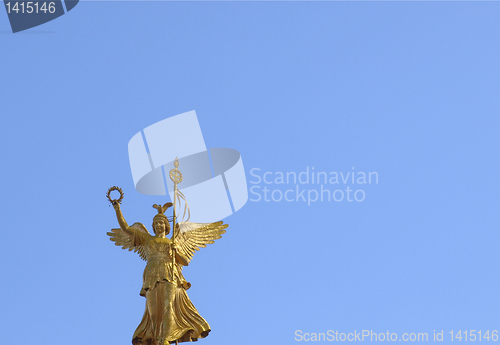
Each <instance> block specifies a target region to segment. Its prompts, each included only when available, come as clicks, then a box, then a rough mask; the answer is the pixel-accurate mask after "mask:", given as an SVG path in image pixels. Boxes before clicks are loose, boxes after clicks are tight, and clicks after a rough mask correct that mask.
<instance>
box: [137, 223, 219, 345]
mask: <svg viewBox="0 0 500 345" xmlns="http://www.w3.org/2000/svg"><path fill="white" fill-rule="evenodd" d="M133 231H134V233H133V238H132V244H133V245H134V246H143V247H144V248H145V249H146V252H147V262H148V263H147V265H146V268H145V269H144V276H143V284H142V289H141V292H140V294H141V296H144V297H146V310H145V311H144V316H143V318H142V321H141V323H140V324H139V327H137V329H136V331H135V333H134V336H133V340H132V344H134V345H156V344H161V345H164V344H169V343H175V341H176V340H177V341H178V342H185V341H196V340H198V338H204V337H206V336H207V335H208V333H209V332H210V326H209V325H208V323H207V322H206V321H205V319H204V318H202V317H201V316H200V314H199V313H198V311H197V310H196V308H195V307H194V306H193V304H192V303H191V301H190V300H189V297H188V295H187V293H186V290H187V289H189V287H190V286H191V284H189V283H188V282H186V280H185V279H184V277H183V275H182V266H181V264H180V263H179V262H178V261H179V260H176V261H175V264H174V265H173V267H174V270H173V276H172V264H173V262H172V253H171V249H170V239H168V238H160V237H155V236H151V235H149V234H146V233H143V232H141V231H137V230H133ZM161 341H162V342H161Z"/></svg>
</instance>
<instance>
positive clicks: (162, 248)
mask: <svg viewBox="0 0 500 345" xmlns="http://www.w3.org/2000/svg"><path fill="white" fill-rule="evenodd" d="M111 190H118V191H119V192H120V193H121V197H120V199H119V200H111V199H110V198H109V193H110V191H111ZM179 193H180V192H179ZM122 198H123V194H122V192H121V189H119V188H117V187H112V188H110V190H109V191H108V199H110V201H111V203H112V205H113V207H114V209H115V211H116V217H117V219H118V223H119V224H120V228H118V229H112V231H111V232H108V235H109V236H110V237H111V241H114V242H115V244H116V245H117V246H122V248H123V249H128V250H129V251H132V250H133V251H134V252H136V253H138V254H139V256H140V257H141V258H142V259H143V260H145V261H147V265H146V268H145V269H144V275H143V283H142V289H141V292H140V295H141V296H143V297H146V310H145V312H144V316H143V318H142V321H141V323H140V324H139V326H138V327H137V329H136V331H135V333H134V336H133V339H132V344H134V345H160V344H161V345H165V344H172V343H175V344H177V343H180V342H187V341H197V340H198V339H199V338H204V337H206V336H207V335H208V333H209V332H210V326H209V325H208V323H207V322H206V321H205V319H204V318H203V317H201V316H200V314H199V313H198V311H197V310H196V308H195V307H194V305H193V303H191V300H190V299H189V297H188V295H187V293H186V291H187V290H188V289H189V288H190V287H191V284H190V283H188V282H187V281H186V280H185V279H184V276H183V274H182V269H183V267H184V266H187V265H188V264H189V262H190V261H191V259H192V258H193V255H194V253H195V251H197V250H199V248H202V247H206V245H207V244H209V243H213V242H214V240H216V239H219V238H221V235H222V234H224V233H225V232H226V231H225V230H224V229H226V228H227V227H228V225H227V224H223V222H216V223H192V222H189V221H184V222H180V223H178V224H175V221H176V214H175V206H174V216H173V224H174V225H173V228H174V229H175V231H173V234H172V238H170V239H169V238H167V237H166V235H168V234H169V233H170V223H169V219H168V218H167V216H166V215H165V211H166V210H167V209H168V208H169V207H171V206H172V205H173V204H172V203H170V202H169V203H166V204H164V205H163V206H161V205H156V204H155V205H153V207H154V208H156V209H157V211H158V214H156V215H155V216H154V218H153V231H154V235H152V234H150V233H149V232H148V230H147V229H146V227H145V226H144V225H143V224H141V223H134V224H133V225H131V226H129V225H128V224H127V222H126V221H125V219H124V217H123V214H122V212H121V209H120V201H121V199H122ZM174 202H175V200H174Z"/></svg>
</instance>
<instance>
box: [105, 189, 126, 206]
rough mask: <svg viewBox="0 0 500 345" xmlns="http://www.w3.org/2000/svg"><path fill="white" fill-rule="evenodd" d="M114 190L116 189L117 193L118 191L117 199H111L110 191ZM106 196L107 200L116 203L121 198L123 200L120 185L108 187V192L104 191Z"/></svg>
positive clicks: (120, 200)
mask: <svg viewBox="0 0 500 345" xmlns="http://www.w3.org/2000/svg"><path fill="white" fill-rule="evenodd" d="M114 190H117V191H118V192H119V193H120V198H119V199H111V192H112V191H114ZM106 198H108V200H109V202H110V203H113V202H115V201H116V202H117V203H119V204H120V203H121V202H122V200H123V191H122V189H121V188H120V187H117V186H113V187H111V188H110V189H108V192H107V193H106Z"/></svg>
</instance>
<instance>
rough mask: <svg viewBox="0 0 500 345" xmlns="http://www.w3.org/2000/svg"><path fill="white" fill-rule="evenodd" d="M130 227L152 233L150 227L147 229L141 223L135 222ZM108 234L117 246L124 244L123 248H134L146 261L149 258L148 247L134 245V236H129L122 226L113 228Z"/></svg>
mask: <svg viewBox="0 0 500 345" xmlns="http://www.w3.org/2000/svg"><path fill="white" fill-rule="evenodd" d="M130 227H131V228H133V229H135V230H138V231H140V232H143V233H146V234H148V235H151V234H150V233H149V231H148V229H146V227H145V226H144V225H143V224H141V223H134V224H133V225H131V226H130ZM107 234H108V235H109V237H111V238H110V240H111V241H113V242H115V245H116V246H122V249H128V250H129V251H132V250H133V251H134V252H136V253H138V254H139V256H140V257H141V259H143V260H146V261H147V260H148V256H147V252H146V248H145V247H144V246H134V245H133V244H132V237H131V236H129V235H128V234H127V233H126V232H125V231H123V230H122V229H121V228H119V229H111V232H108V233H107Z"/></svg>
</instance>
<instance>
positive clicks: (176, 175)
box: [169, 157, 182, 283]
mask: <svg viewBox="0 0 500 345" xmlns="http://www.w3.org/2000/svg"><path fill="white" fill-rule="evenodd" d="M174 166H175V168H174V169H172V170H170V174H169V175H170V179H171V180H172V182H173V183H174V217H173V220H172V281H173V282H174V283H175V275H174V267H175V249H174V247H173V245H174V244H175V234H176V232H175V221H176V219H177V213H176V207H175V205H176V204H177V184H178V183H181V182H182V174H181V172H180V171H179V169H177V168H178V167H179V160H178V159H177V157H175V160H174ZM180 205H181V204H180V200H179V206H180Z"/></svg>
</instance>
